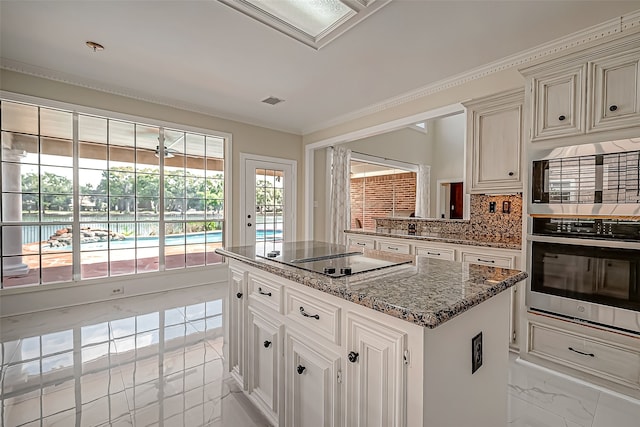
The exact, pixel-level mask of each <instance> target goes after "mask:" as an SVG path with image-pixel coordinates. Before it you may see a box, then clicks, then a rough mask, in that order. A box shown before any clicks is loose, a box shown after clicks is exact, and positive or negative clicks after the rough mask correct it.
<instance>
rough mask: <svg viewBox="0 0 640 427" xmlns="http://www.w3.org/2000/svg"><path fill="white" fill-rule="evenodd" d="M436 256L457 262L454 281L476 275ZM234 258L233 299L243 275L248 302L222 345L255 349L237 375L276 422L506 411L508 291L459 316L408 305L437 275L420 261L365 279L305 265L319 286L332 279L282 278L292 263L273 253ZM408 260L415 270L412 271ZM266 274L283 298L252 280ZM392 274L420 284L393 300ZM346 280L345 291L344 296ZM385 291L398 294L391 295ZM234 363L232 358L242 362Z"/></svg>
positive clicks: (462, 417) (437, 424)
mask: <svg viewBox="0 0 640 427" xmlns="http://www.w3.org/2000/svg"><path fill="white" fill-rule="evenodd" d="M429 261H430V262H431V263H435V264H430V263H429ZM252 262H256V261H252ZM437 263H444V264H442V265H441V266H442V268H443V269H444V271H449V270H450V269H453V270H458V269H460V273H456V274H455V277H456V278H457V279H455V282H456V283H451V286H455V287H458V286H462V287H465V286H469V283H467V281H466V279H464V277H465V276H464V274H463V271H464V270H465V268H467V270H468V266H467V267H465V266H464V265H462V264H458V263H450V262H448V261H444V260H422V261H421V264H420V265H421V266H422V268H428V267H429V266H431V267H433V268H436V269H437V268H439V267H438V266H439V265H440V264H437ZM229 266H230V282H231V283H230V292H231V295H230V300H231V299H232V298H236V297H235V295H234V292H236V291H237V290H238V289H239V286H240V283H244V284H245V286H246V285H247V284H248V286H249V288H250V289H252V291H251V292H250V294H249V298H248V301H246V306H245V307H244V309H243V310H244V311H243V313H244V315H245V316H246V318H245V319H242V318H240V317H239V316H237V315H234V316H230V317H229V323H230V325H229V327H228V328H227V329H226V330H227V333H228V336H226V337H225V339H226V340H227V341H228V343H229V345H228V347H226V348H228V349H229V351H235V352H236V353H240V354H247V353H248V354H249V357H248V359H247V361H248V362H247V363H245V365H244V368H243V370H242V373H243V375H242V376H239V375H235V374H234V375H233V376H232V378H234V379H236V380H238V383H239V385H240V386H241V387H242V389H243V391H244V392H245V393H246V394H247V395H248V397H249V399H251V401H253V402H254V403H255V404H256V407H257V408H258V409H259V410H260V411H262V412H263V413H264V414H265V415H266V416H267V417H268V419H269V420H270V422H271V423H273V424H274V425H278V426H291V427H293V426H295V427H308V426H338V427H341V426H349V427H351V426H362V427H365V426H366V427H369V426H380V427H382V426H385V427H408V426H410V427H414V426H415V427H454V426H455V427H457V426H461V425H496V426H497V425H504V424H505V423H506V413H507V408H506V396H507V372H508V352H507V351H506V350H507V346H506V343H505V341H504V336H505V335H506V334H507V330H508V322H507V319H508V316H509V314H508V307H509V293H508V292H499V293H498V294H497V295H493V296H491V297H490V298H489V299H487V300H483V301H482V302H481V303H480V304H479V305H475V306H473V307H471V308H467V309H466V310H465V311H464V312H461V313H459V314H458V315H456V316H455V317H453V318H450V319H445V320H443V321H438V320H434V319H431V318H430V316H432V314H429V313H431V311H429V309H428V308H426V307H425V308H424V310H426V311H424V312H422V311H420V309H418V308H414V309H410V308H404V309H403V308H401V307H402V305H403V303H402V301H403V300H404V298H406V301H408V303H409V304H412V303H413V301H414V300H415V298H414V297H413V292H418V291H417V290H416V288H415V287H416V286H419V292H418V293H416V295H421V294H422V293H424V292H427V293H428V292H430V291H429V289H433V288H432V286H438V287H439V286H440V285H438V284H433V283H432V284H429V283H428V282H429V281H430V280H431V281H433V280H434V279H429V278H430V277H432V276H431V274H429V273H428V271H422V272H420V271H419V270H417V266H403V267H401V268H399V269H398V270H396V272H395V273H394V272H392V271H389V272H388V273H387V274H386V275H385V276H384V279H383V278H368V279H362V281H352V279H353V278H349V280H346V279H339V280H338V281H335V280H334V279H328V278H326V279H325V278H322V277H320V276H315V275H310V276H308V277H307V276H304V275H306V274H310V273H307V272H305V271H303V270H300V272H299V273H294V274H300V275H301V276H300V279H299V280H304V281H305V282H306V281H307V280H311V282H310V283H311V285H312V286H323V287H324V286H326V292H323V291H321V290H319V289H314V288H312V287H310V286H306V285H304V284H301V283H298V282H296V281H294V280H289V279H287V278H285V277H284V276H285V275H286V276H289V275H290V274H292V272H291V270H287V269H283V268H281V267H279V266H277V265H276V264H275V263H273V264H272V263H269V264H268V267H265V268H268V269H269V272H267V271H265V270H263V269H260V268H258V267H256V266H253V265H250V263H245V262H244V261H241V260H236V259H233V258H232V259H230V260H229ZM407 269H409V270H407ZM471 270H473V269H471ZM270 271H273V272H270ZM407 271H410V272H412V274H410V275H408V276H407V274H406V273H407ZM416 275H418V276H420V275H423V276H424V277H416ZM445 275H446V273H445ZM436 276H438V274H436ZM294 277H295V276H294ZM325 280H326V282H324V281H325ZM416 280H417V282H418V283H419V284H416V283H415V281H416ZM460 280H462V282H461V281H460ZM474 280H475V279H474ZM395 281H398V282H395ZM403 281H405V282H403ZM436 282H437V280H436ZM265 284H267V285H272V286H275V288H274V289H271V290H272V291H273V290H275V289H277V290H279V293H280V295H281V296H282V300H281V302H282V303H281V304H280V306H279V307H278V305H277V304H274V303H273V302H272V301H270V300H269V298H272V297H274V296H275V293H272V296H271V297H269V296H267V295H263V294H261V293H259V292H258V293H256V292H254V291H253V290H254V289H257V287H262V285H265ZM388 286H397V287H398V289H407V287H409V288H412V289H413V290H411V291H408V292H409V294H408V295H406V296H400V298H399V300H397V302H395V303H394V302H392V301H395V298H397V295H396V293H394V292H392V293H389V288H388ZM496 286H497V285H496ZM471 287H473V286H471ZM323 289H325V288H323ZM392 289H393V288H392ZM264 290H265V288H264V287H263V291H264ZM342 292H345V293H346V294H345V295H344V297H343V296H338V295H342ZM398 292H401V291H398ZM376 295H378V296H377V297H376ZM381 295H382V297H381ZM361 298H364V299H367V298H374V300H375V299H376V298H377V299H378V302H377V303H376V304H378V307H380V310H386V309H385V308H383V307H385V305H386V304H390V305H389V307H391V308H389V309H390V310H391V311H390V312H389V313H387V312H385V311H378V310H374V309H371V308H368V307H366V306H363V305H360V304H358V303H356V302H352V301H356V300H358V301H361ZM380 298H382V299H380ZM386 298H392V300H391V301H390V302H388V303H387V302H385V301H386ZM453 298H454V299H455V301H452V304H455V305H456V306H459V305H460V304H459V303H457V302H456V301H457V298H458V297H453ZM236 299H237V298H236ZM374 300H372V301H374ZM429 300H430V299H429V298H427V300H426V302H425V304H429V302H428V301H429ZM398 304H399V305H398ZM233 307H243V306H242V305H241V304H239V303H238V302H237V301H236V302H234V303H233V304H232V308H231V309H232V310H235V308H233ZM300 307H302V308H303V310H301V309H300ZM412 310H418V311H416V312H413V311H412ZM303 311H304V313H305V314H303ZM238 312H239V311H235V312H234V314H235V313H238ZM445 313H450V311H449V310H445ZM407 314H408V317H407V318H405V316H406V315H407ZM423 316H424V317H423ZM445 316H448V314H445ZM422 322H437V323H436V324H435V325H433V327H432V328H429V327H427V326H421V325H422V324H423V323H422ZM430 324H431V323H427V325H430ZM243 328H246V331H243V330H242V329H243ZM479 337H481V338H479ZM478 339H480V340H481V342H482V344H481V345H480V347H481V351H482V359H483V363H482V366H481V367H480V368H479V369H477V370H474V369H472V368H473V363H472V360H473V358H472V354H473V352H472V348H473V346H472V343H475V342H477V340H478ZM476 351H477V350H476ZM238 364H239V363H235V364H234V365H232V366H231V365H230V368H231V369H232V370H237V365H238ZM247 379H248V381H247ZM460 402H464V407H465V408H464V409H465V410H464V411H460V408H459V403H460Z"/></svg>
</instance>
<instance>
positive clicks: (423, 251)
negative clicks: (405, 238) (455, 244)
mask: <svg viewBox="0 0 640 427" xmlns="http://www.w3.org/2000/svg"><path fill="white" fill-rule="evenodd" d="M415 254H416V255H422V256H426V257H428V258H438V259H447V260H449V261H455V259H456V250H455V249H449V248H446V249H445V248H438V247H429V246H416V247H415Z"/></svg>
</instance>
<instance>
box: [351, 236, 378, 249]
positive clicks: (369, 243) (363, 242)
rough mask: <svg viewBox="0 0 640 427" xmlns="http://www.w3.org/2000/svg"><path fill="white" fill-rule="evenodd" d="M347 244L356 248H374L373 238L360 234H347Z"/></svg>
mask: <svg viewBox="0 0 640 427" xmlns="http://www.w3.org/2000/svg"><path fill="white" fill-rule="evenodd" d="M347 246H355V247H358V248H366V249H375V240H373V239H372V238H366V237H362V236H354V235H352V234H347Z"/></svg>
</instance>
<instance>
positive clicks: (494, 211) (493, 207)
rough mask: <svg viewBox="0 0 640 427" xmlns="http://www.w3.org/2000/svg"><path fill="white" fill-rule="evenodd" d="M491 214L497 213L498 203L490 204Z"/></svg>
mask: <svg viewBox="0 0 640 427" xmlns="http://www.w3.org/2000/svg"><path fill="white" fill-rule="evenodd" d="M489 213H496V202H489Z"/></svg>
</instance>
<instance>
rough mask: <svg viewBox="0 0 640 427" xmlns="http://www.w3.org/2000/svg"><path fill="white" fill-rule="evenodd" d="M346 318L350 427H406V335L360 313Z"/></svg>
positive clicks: (351, 313)
mask: <svg viewBox="0 0 640 427" xmlns="http://www.w3.org/2000/svg"><path fill="white" fill-rule="evenodd" d="M346 318H347V337H346V340H347V344H346V350H347V351H348V354H347V361H348V362H347V364H346V373H347V375H346V377H347V378H346V381H347V387H348V392H347V395H348V400H347V405H346V415H347V425H348V426H354V427H355V426H358V427H376V426H379V427H382V426H402V425H404V410H403V405H404V402H405V395H404V394H405V392H406V390H405V382H406V378H405V375H406V372H405V371H406V370H405V369H404V365H405V364H407V363H408V362H409V361H408V360H407V355H406V340H407V335H406V334H405V333H404V332H402V331H399V330H396V329H393V328H390V327H388V326H386V325H384V324H381V323H379V322H377V321H375V320H373V319H371V318H370V317H365V316H361V315H358V314H357V313H353V312H348V313H347V316H346Z"/></svg>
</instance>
